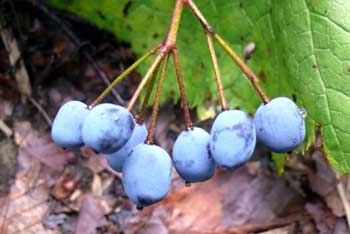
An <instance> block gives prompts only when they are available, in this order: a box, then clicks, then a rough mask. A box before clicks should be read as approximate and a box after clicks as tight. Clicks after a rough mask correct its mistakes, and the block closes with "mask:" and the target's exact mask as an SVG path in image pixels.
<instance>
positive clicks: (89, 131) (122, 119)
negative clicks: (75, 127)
mask: <svg viewBox="0 0 350 234" xmlns="http://www.w3.org/2000/svg"><path fill="white" fill-rule="evenodd" d="M134 126H135V123H134V119H133V117H132V115H131V113H130V112H129V111H128V110H127V109H125V108H124V107H122V106H118V105H114V104H110V103H103V104H100V105H97V106H95V107H94V108H93V109H92V110H91V111H90V114H89V115H88V116H87V118H86V119H85V122H84V125H83V129H82V136H83V141H84V143H85V145H86V146H89V147H91V148H92V149H94V150H95V151H96V152H98V153H106V154H110V153H113V152H116V151H117V150H119V149H121V148H122V147H123V146H124V145H125V144H126V143H127V141H128V140H129V138H130V137H131V134H132V132H133V130H134Z"/></svg>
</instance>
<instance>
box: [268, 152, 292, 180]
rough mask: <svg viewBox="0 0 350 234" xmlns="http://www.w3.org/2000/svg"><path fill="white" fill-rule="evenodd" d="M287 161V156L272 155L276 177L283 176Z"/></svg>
mask: <svg viewBox="0 0 350 234" xmlns="http://www.w3.org/2000/svg"><path fill="white" fill-rule="evenodd" d="M287 160H288V154H279V153H272V161H273V162H274V163H275V166H276V171H277V175H279V176H281V175H282V174H283V172H284V165H285V163H286V161H287Z"/></svg>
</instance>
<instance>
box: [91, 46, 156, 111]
mask: <svg viewBox="0 0 350 234" xmlns="http://www.w3.org/2000/svg"><path fill="white" fill-rule="evenodd" d="M159 47H160V45H157V46H155V47H154V48H152V49H151V50H150V51H148V52H147V53H145V54H144V55H143V56H141V57H140V58H139V59H138V60H136V61H135V62H134V63H133V64H132V65H131V66H130V67H128V68H127V69H126V70H125V71H123V72H122V73H121V74H120V75H119V76H118V77H117V78H115V79H114V81H113V82H112V83H111V84H110V85H109V86H108V87H107V88H106V89H105V90H104V91H103V92H102V93H101V94H100V96H98V97H97V98H96V99H95V100H94V101H93V102H92V103H91V104H90V105H89V108H90V109H91V108H93V107H94V106H96V105H97V104H98V103H100V102H101V101H102V100H103V99H104V98H105V97H106V96H107V95H108V94H109V93H110V92H111V90H112V89H113V87H114V86H116V85H117V84H119V83H120V82H121V81H122V80H123V79H124V78H125V77H126V76H127V75H129V74H130V73H131V72H132V71H133V70H135V68H137V67H138V66H139V65H140V64H141V63H143V62H144V61H145V60H146V59H147V58H149V57H150V56H151V55H152V54H154V53H155V52H156V51H157V50H158V49H159Z"/></svg>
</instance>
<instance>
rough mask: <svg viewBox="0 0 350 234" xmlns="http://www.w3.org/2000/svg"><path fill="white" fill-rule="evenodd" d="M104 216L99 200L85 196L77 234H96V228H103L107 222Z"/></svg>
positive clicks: (88, 195)
mask: <svg viewBox="0 0 350 234" xmlns="http://www.w3.org/2000/svg"><path fill="white" fill-rule="evenodd" d="M104 215H105V214H104V212H103V209H102V208H101V206H100V205H99V202H98V200H97V199H96V198H94V197H93V196H92V195H90V194H85V195H84V199H83V203H82V206H81V209H80V211H79V217H78V223H77V227H76V231H75V234H95V233H96V228H98V227H100V226H103V224H104V222H105V221H106V220H105V217H104Z"/></svg>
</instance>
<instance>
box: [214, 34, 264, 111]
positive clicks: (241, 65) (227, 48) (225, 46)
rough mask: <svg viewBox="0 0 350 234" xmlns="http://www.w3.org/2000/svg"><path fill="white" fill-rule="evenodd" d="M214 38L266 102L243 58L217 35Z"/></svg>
mask: <svg viewBox="0 0 350 234" xmlns="http://www.w3.org/2000/svg"><path fill="white" fill-rule="evenodd" d="M213 37H214V39H215V40H216V41H217V42H218V43H219V45H220V46H221V47H222V48H223V49H224V50H225V51H226V53H227V54H228V55H229V56H230V57H231V58H232V59H233V61H234V62H235V63H236V64H237V65H238V67H239V68H240V69H241V71H242V72H243V73H244V74H245V75H246V77H247V78H248V79H249V81H250V82H251V83H252V85H253V87H254V89H255V90H256V92H257V93H258V94H259V96H260V98H261V99H262V101H263V102H264V103H265V104H266V103H268V102H269V101H270V100H269V98H268V97H267V95H266V94H265V92H264V91H263V89H262V88H261V86H260V85H259V79H258V78H257V76H256V75H255V74H254V72H253V71H252V70H251V69H250V68H249V67H248V65H247V64H246V63H245V62H243V60H242V59H241V58H240V57H239V56H238V55H237V54H236V52H234V50H233V49H232V48H231V47H230V46H229V45H228V44H227V43H226V42H225V41H224V40H223V39H222V38H221V37H220V36H219V35H218V34H215V35H214V36H213Z"/></svg>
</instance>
